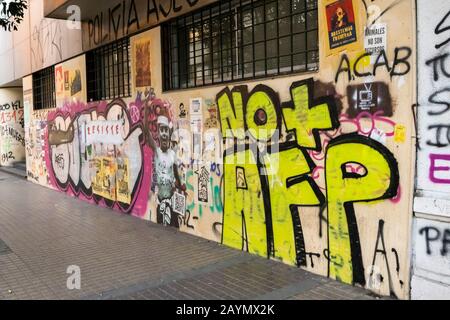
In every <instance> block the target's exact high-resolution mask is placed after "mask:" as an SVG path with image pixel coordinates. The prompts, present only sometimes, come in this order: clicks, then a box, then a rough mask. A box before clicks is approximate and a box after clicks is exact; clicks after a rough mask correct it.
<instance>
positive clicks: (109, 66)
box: [86, 38, 131, 101]
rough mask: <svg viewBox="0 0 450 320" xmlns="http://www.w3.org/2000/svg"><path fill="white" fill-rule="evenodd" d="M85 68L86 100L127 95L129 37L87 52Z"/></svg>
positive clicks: (128, 82) (128, 93)
mask: <svg viewBox="0 0 450 320" xmlns="http://www.w3.org/2000/svg"><path fill="white" fill-rule="evenodd" d="M86 70H87V97H88V101H100V100H110V99H115V98H124V97H129V96H130V95H131V89H130V39H129V38H124V39H121V40H119V41H116V42H114V43H112V44H108V45H106V46H103V47H101V48H98V49H94V50H92V51H90V52H88V53H87V54H86Z"/></svg>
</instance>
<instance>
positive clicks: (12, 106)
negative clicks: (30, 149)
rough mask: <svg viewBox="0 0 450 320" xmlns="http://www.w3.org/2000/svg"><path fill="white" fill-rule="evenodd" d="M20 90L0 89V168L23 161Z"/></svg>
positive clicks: (22, 124)
mask: <svg viewBox="0 0 450 320" xmlns="http://www.w3.org/2000/svg"><path fill="white" fill-rule="evenodd" d="M23 117H24V110H23V97H22V88H11V89H0V166H11V165H12V164H13V163H16V162H23V161H25V132H24V118H23Z"/></svg>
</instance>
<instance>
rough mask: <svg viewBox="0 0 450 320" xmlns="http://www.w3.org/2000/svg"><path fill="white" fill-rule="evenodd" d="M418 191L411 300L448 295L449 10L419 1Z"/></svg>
mask: <svg viewBox="0 0 450 320" xmlns="http://www.w3.org/2000/svg"><path fill="white" fill-rule="evenodd" d="M418 13H419V15H418V57H419V61H418V81H419V83H420V86H419V90H418V104H417V105H416V106H415V109H414V110H415V111H416V114H417V123H418V149H417V157H418V159H417V190H416V195H415V199H414V211H415V219H414V229H413V237H414V240H413V245H414V247H413V278H412V289H411V291H412V298H414V299H430V298H431V299H433V298H434V299H442V298H443V297H448V296H449V295H450V271H449V270H450V268H449V267H450V255H449V253H448V246H449V241H450V240H449V229H450V209H449V208H450V197H449V196H448V193H449V191H450V176H449V172H450V171H449V166H448V164H449V161H450V151H449V147H450V139H449V138H450V136H449V134H448V133H449V128H450V127H449V125H448V123H449V121H450V104H449V99H448V98H449V92H450V89H449V86H448V83H449V78H450V75H449V73H448V71H447V70H448V64H449V62H450V59H449V55H450V44H449V42H450V41H449V39H450V32H449V29H450V28H449V23H450V5H449V3H448V2H447V1H436V3H433V6H430V5H429V3H428V2H427V1H418Z"/></svg>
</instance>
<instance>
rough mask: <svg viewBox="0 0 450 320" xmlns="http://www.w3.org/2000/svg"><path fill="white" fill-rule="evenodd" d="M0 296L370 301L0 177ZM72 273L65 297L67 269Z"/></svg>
mask: <svg viewBox="0 0 450 320" xmlns="http://www.w3.org/2000/svg"><path fill="white" fill-rule="evenodd" d="M0 199H1V201H0V299H133V300H134V299H152V300H155V299H183V300H189V299H195V300H200V299H201V300H204V299H206V300H210V299H212V300H219V299H232V300H234V299H252V300H259V299H270V300H280V299H321V300H322V299H373V297H372V296H371V295H370V293H369V292H367V291H365V290H362V289H359V288H354V287H351V286H346V285H343V284H340V283H337V282H335V281H332V280H330V279H327V278H323V277H320V276H316V275H313V274H310V273H308V272H305V271H303V270H300V269H297V268H293V267H289V266H287V265H284V264H281V263H278V262H275V261H269V260H266V259H264V258H259V257H256V256H252V255H250V254H247V253H243V252H240V251H236V250H232V249H229V248H226V247H224V246H221V245H219V244H217V243H212V242H208V241H206V240H203V239H200V238H196V237H193V236H190V235H186V234H184V233H180V232H178V231H177V230H175V229H172V228H164V227H162V226H159V225H156V224H153V223H150V222H146V221H142V220H139V219H137V218H133V217H131V216H127V215H123V214H119V213H115V212H113V211H111V210H109V209H103V208H99V207H96V206H93V205H89V204H86V203H83V202H82V201H79V200H77V199H73V198H70V197H67V196H66V195H63V194H61V193H57V192H54V191H51V190H48V189H46V188H43V187H40V186H37V185H34V184H32V183H29V182H26V181H25V180H23V179H20V178H18V177H16V176H13V175H9V174H7V173H4V172H0ZM71 265H76V266H79V267H80V269H81V290H72V291H71V290H68V289H67V284H66V283H67V279H68V277H69V274H67V273H66V271H67V268H68V267H69V266H71Z"/></svg>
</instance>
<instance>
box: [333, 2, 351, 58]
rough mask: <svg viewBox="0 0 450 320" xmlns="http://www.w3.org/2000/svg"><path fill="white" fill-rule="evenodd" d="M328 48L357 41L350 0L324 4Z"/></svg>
mask: <svg viewBox="0 0 450 320" xmlns="http://www.w3.org/2000/svg"><path fill="white" fill-rule="evenodd" d="M326 15H327V24H328V39H329V44H330V49H335V48H339V47H342V46H345V45H348V44H350V43H353V42H356V41H357V35H356V26H355V13H354V9H353V2H352V0H339V1H336V2H334V3H331V4H329V5H327V6H326Z"/></svg>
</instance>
